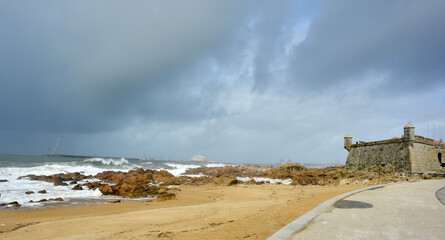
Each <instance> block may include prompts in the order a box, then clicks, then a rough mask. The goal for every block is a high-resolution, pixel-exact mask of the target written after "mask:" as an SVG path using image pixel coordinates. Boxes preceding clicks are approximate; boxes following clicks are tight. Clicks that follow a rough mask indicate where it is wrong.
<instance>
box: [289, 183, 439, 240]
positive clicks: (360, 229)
mask: <svg viewBox="0 0 445 240" xmlns="http://www.w3.org/2000/svg"><path fill="white" fill-rule="evenodd" d="M444 186H445V179H441V180H428V181H418V182H406V183H397V184H390V185H386V186H382V187H377V188H374V189H373V190H366V191H362V192H360V193H357V194H355V195H352V196H349V197H347V198H345V199H343V200H340V201H338V202H337V203H335V204H334V205H333V206H331V207H330V208H328V209H326V210H325V211H324V212H323V213H321V214H320V215H319V216H318V217H316V218H315V219H313V220H312V222H310V223H309V224H308V225H307V227H306V228H305V229H303V230H301V231H299V232H297V233H295V234H294V235H293V236H292V237H291V238H290V239H294V240H297V239H373V240H374V239H437V240H439V239H445V205H444V204H443V203H445V188H444Z"/></svg>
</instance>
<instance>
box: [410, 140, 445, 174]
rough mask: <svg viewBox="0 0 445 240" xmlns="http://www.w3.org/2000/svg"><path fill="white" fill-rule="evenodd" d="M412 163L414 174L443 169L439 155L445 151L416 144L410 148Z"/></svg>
mask: <svg viewBox="0 0 445 240" xmlns="http://www.w3.org/2000/svg"><path fill="white" fill-rule="evenodd" d="M409 151H410V157H411V159H410V160H411V162H412V172H428V171H437V170H440V169H441V166H440V163H439V159H438V153H439V152H442V156H443V154H444V152H445V151H444V150H440V149H437V148H436V147H435V146H434V145H428V144H424V143H416V142H414V143H413V144H412V146H410V147H409Z"/></svg>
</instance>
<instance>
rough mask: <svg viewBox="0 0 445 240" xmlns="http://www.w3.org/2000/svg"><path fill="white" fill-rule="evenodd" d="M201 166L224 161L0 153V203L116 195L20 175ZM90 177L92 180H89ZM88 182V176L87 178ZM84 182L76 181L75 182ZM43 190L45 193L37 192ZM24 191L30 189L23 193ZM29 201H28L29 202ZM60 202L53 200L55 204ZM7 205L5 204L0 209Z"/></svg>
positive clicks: (176, 171) (74, 201)
mask: <svg viewBox="0 0 445 240" xmlns="http://www.w3.org/2000/svg"><path fill="white" fill-rule="evenodd" d="M201 166H207V167H222V166H225V164H224V163H211V162H197V161H170V160H165V161H161V160H151V159H150V160H144V159H131V158H128V159H126V158H104V157H78V156H48V155H42V156H24V155H0V194H1V195H0V204H2V203H10V202H14V201H17V202H18V203H19V204H20V205H21V206H22V207H21V208H42V207H50V206H51V201H47V202H36V201H39V200H42V199H51V198H62V199H64V202H63V204H65V205H82V204H90V203H101V202H106V201H109V200H113V199H117V198H118V197H110V196H102V193H101V192H100V191H99V190H98V189H96V190H88V189H87V188H84V190H83V191H76V190H71V189H72V187H73V186H72V185H68V186H54V184H52V183H49V182H43V181H31V180H29V179H27V178H21V179H19V178H20V177H22V176H26V175H29V174H34V175H52V174H58V173H72V172H80V173H82V174H84V175H93V176H94V175H96V174H98V173H100V172H103V171H128V170H132V169H137V168H144V169H152V170H167V171H169V172H170V173H172V174H173V175H175V176H179V175H181V174H183V173H184V172H185V171H186V169H188V168H197V167H201ZM93 180H94V179H93ZM90 181H91V179H90ZM83 183H85V182H82V181H79V184H83ZM41 190H45V191H46V193H38V192H39V191H41ZM26 192H33V193H32V194H26ZM31 201H32V202H31ZM60 204H61V203H57V204H56V203H54V205H55V206H58V205H60ZM4 208H8V206H5V207H3V208H0V209H4Z"/></svg>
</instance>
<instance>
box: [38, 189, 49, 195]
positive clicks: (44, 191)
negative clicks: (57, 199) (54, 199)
mask: <svg viewBox="0 0 445 240" xmlns="http://www.w3.org/2000/svg"><path fill="white" fill-rule="evenodd" d="M38 193H40V194H45V193H47V192H46V190H40V191H38Z"/></svg>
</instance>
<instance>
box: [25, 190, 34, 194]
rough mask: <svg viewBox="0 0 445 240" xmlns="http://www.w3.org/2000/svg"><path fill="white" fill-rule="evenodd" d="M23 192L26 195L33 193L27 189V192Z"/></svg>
mask: <svg viewBox="0 0 445 240" xmlns="http://www.w3.org/2000/svg"><path fill="white" fill-rule="evenodd" d="M25 194H26V195H29V194H34V192H33V191H27V192H25Z"/></svg>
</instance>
